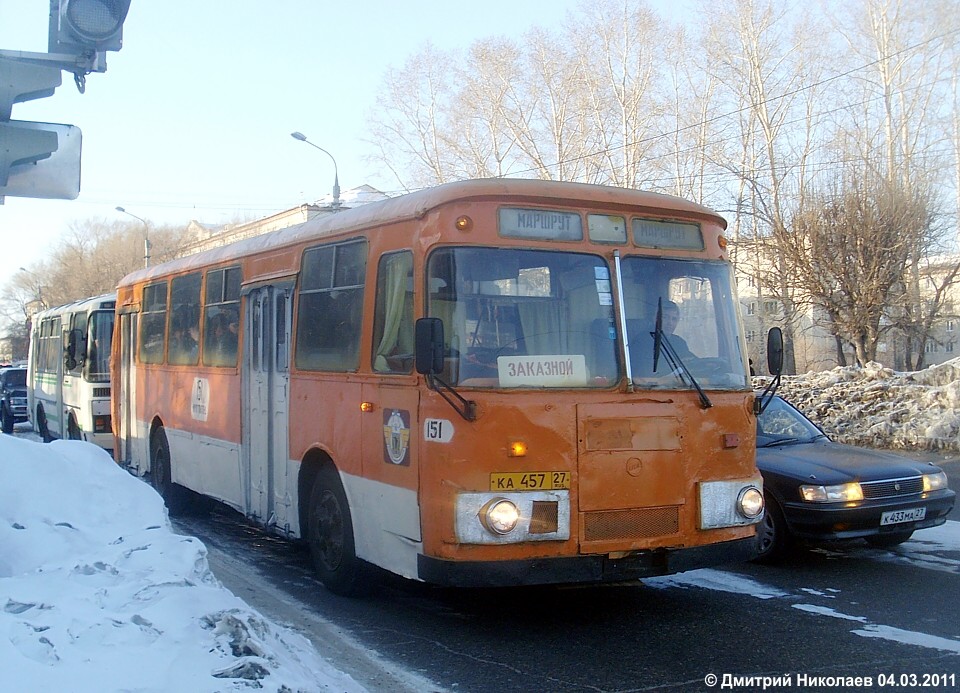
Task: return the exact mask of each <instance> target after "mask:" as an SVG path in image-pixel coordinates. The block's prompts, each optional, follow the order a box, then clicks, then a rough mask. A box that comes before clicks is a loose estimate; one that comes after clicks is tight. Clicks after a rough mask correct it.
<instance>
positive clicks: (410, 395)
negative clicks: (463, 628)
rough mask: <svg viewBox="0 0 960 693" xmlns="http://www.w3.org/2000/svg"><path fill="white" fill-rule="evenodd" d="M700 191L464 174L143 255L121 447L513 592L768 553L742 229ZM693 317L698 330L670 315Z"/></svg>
mask: <svg viewBox="0 0 960 693" xmlns="http://www.w3.org/2000/svg"><path fill="white" fill-rule="evenodd" d="M725 226H726V224H725V222H724V220H723V218H722V217H720V216H718V215H717V214H716V213H714V212H712V211H710V210H709V209H707V208H705V207H702V206H700V205H697V204H693V203H690V202H687V201H684V200H681V199H678V198H674V197H670V196H665V195H659V194H653V193H645V192H639V191H636V190H624V189H618V188H610V187H601V186H592V185H583V184H574V183H559V182H544V181H535V180H504V179H496V180H494V179H491V180H475V181H463V182H458V183H451V184H447V185H441V186H439V187H436V188H433V189H428V190H423V191H420V192H415V193H412V194H408V195H404V196H401V197H396V198H392V199H389V200H385V201H382V202H377V203H372V204H368V205H365V206H362V207H358V208H355V209H350V210H346V211H340V212H338V213H335V214H334V213H331V214H327V215H324V216H322V217H318V218H314V219H312V220H310V221H307V222H305V223H303V224H301V225H299V226H294V227H291V228H287V229H283V230H279V231H274V232H272V233H268V234H265V235H263V236H259V237H256V238H251V239H247V240H243V241H240V242H237V243H234V244H232V245H228V246H224V247H222V248H218V249H213V250H209V251H205V252H202V253H198V254H196V255H193V256H189V257H185V258H182V259H179V260H175V261H171V262H167V263H164V264H161V265H156V266H154V267H150V268H147V269H143V270H139V271H136V272H134V273H132V274H130V275H129V276H127V277H125V278H124V279H123V280H122V281H121V283H120V285H119V287H118V294H117V321H116V325H117V327H116V330H115V335H116V337H115V340H114V350H113V368H114V373H113V381H114V388H115V392H116V393H117V394H116V396H115V397H114V403H113V406H114V411H113V421H114V431H115V435H116V442H115V451H116V456H117V459H118V461H120V462H122V463H125V464H127V465H129V466H130V467H131V468H132V469H133V470H134V471H136V472H137V473H139V474H141V475H146V474H149V475H150V478H151V481H152V483H153V484H154V485H155V487H156V488H157V489H158V491H159V492H160V493H161V495H162V496H163V497H164V498H165V500H166V501H167V503H168V505H169V506H170V509H171V511H175V510H176V509H177V507H178V506H180V505H181V504H182V503H183V502H184V500H185V498H188V497H189V493H188V490H189V491H191V492H195V493H199V494H204V495H207V496H211V497H213V498H215V499H218V500H220V501H222V502H224V503H226V504H228V505H230V506H232V507H233V508H235V509H237V510H239V511H240V512H242V513H244V514H245V515H246V516H248V517H249V518H252V519H253V520H255V521H257V522H259V523H261V524H263V525H264V526H266V527H268V528H269V529H271V530H272V531H274V532H276V533H278V534H281V535H285V536H288V537H291V538H299V539H303V540H305V541H306V542H308V544H309V547H310V550H311V554H312V557H313V561H314V564H315V566H316V569H317V572H318V573H319V576H320V578H321V580H322V582H323V583H324V584H325V585H326V586H327V587H328V588H329V589H331V590H332V591H334V592H338V593H344V594H351V593H355V592H357V591H359V590H360V589H362V588H363V586H364V585H365V584H366V583H367V582H368V581H369V579H370V577H371V574H372V573H373V571H372V570H371V565H372V566H379V567H380V568H382V569H385V570H387V571H390V572H393V573H396V574H399V575H401V576H404V577H407V578H412V579H416V580H422V581H426V582H430V583H436V584H443V585H459V586H493V585H521V584H544V583H588V582H603V581H613V580H623V579H627V578H639V577H646V576H652V575H662V574H667V573H671V572H677V571H683V570H687V569H691V568H697V567H703V566H709V565H715V564H719V563H724V562H730V561H738V560H744V559H748V558H750V557H752V556H753V555H754V554H755V541H754V530H755V527H754V525H755V524H756V523H757V522H758V521H759V519H760V517H761V516H762V513H763V498H762V486H761V478H760V475H759V473H758V472H757V469H756V466H755V461H754V452H755V430H756V425H755V418H754V395H753V392H752V389H751V383H750V380H749V374H748V370H747V358H746V353H747V352H746V348H745V342H744V338H743V330H742V326H741V322H740V317H739V311H738V308H737V301H736V298H735V291H734V279H733V273H732V268H731V264H730V262H729V261H728V258H727V252H726V250H725V247H726V240H725V238H724V237H723V231H724V229H725ZM674 325H675V326H674Z"/></svg>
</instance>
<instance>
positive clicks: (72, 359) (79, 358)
mask: <svg viewBox="0 0 960 693" xmlns="http://www.w3.org/2000/svg"><path fill="white" fill-rule="evenodd" d="M63 352H64V355H63V365H64V366H66V368H67V370H68V371H72V370H73V369H74V368H76V367H77V363H78V362H80V363H82V362H83V359H84V357H85V356H86V354H85V350H84V344H83V330H80V329H78V328H74V329H72V330H70V332H69V333H67V346H66V347H65V348H64V350H63Z"/></svg>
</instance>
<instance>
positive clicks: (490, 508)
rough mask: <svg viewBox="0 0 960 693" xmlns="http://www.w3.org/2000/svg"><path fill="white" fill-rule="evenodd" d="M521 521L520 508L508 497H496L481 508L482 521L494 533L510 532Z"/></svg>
mask: <svg viewBox="0 0 960 693" xmlns="http://www.w3.org/2000/svg"><path fill="white" fill-rule="evenodd" d="M519 521H520V510H519V509H518V508H517V506H516V505H514V504H513V503H512V502H511V501H508V500H507V499H506V498H494V499H492V500H491V501H489V502H488V503H486V504H485V505H484V506H483V507H482V508H480V522H481V524H483V526H484V528H485V529H486V530H487V531H488V532H492V533H493V534H508V533H509V532H512V531H513V530H514V528H515V527H516V526H517V522H519Z"/></svg>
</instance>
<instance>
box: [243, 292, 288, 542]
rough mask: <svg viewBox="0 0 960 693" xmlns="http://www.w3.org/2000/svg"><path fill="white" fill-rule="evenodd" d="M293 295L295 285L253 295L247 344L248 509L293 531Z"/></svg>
mask: <svg viewBox="0 0 960 693" xmlns="http://www.w3.org/2000/svg"><path fill="white" fill-rule="evenodd" d="M292 292H293V283H292V282H291V283H288V284H282V285H275V286H258V287H255V288H253V289H250V290H249V291H248V292H247V302H246V310H247V316H246V318H247V319H246V329H245V338H244V370H245V373H244V383H245V386H244V396H245V398H246V403H245V406H244V412H245V420H244V427H243V430H244V441H243V449H244V458H243V459H244V467H245V469H246V471H247V474H246V475H245V477H246V479H245V481H246V483H245V486H246V489H245V493H246V507H247V509H248V511H249V513H250V514H251V515H253V516H255V517H256V518H258V519H260V520H261V521H263V522H265V523H266V524H268V525H274V526H277V527H280V528H288V527H290V525H291V520H292V518H291V508H292V505H293V500H292V499H293V496H294V495H296V488H292V489H291V488H290V484H289V483H288V482H290V478H289V477H288V475H287V471H288V467H289V465H288V459H289V455H288V452H287V443H288V436H287V432H288V421H287V419H288V415H289V399H290V322H291V311H292V301H291V295H292ZM292 483H294V484H295V483H296V479H295V478H294V479H293V482H292Z"/></svg>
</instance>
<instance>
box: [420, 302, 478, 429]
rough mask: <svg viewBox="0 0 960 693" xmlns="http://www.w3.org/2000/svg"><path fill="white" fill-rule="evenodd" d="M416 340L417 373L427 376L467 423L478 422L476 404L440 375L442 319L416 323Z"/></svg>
mask: <svg viewBox="0 0 960 693" xmlns="http://www.w3.org/2000/svg"><path fill="white" fill-rule="evenodd" d="M414 339H415V347H414V350H415V354H414V362H415V367H416V369H417V373H420V374H422V375H425V376H427V383H428V384H429V385H430V388H431V389H433V390H434V391H436V392H439V393H440V396H441V397H443V398H444V399H445V400H447V402H449V403H450V406H451V407H453V408H454V409H455V410H456V411H457V413H458V414H460V416H462V417H463V418H464V419H466V420H467V421H476V419H477V404H476V402H473V401H471V400H468V399H465V398H464V397H463V396H462V395H461V394H460V393H459V392H457V391H456V390H455V389H454V388H453V387H452V386H451V385H450V384H448V383H446V382H444V381H443V380H441V379H440V377H439V375H438V374H439V373H442V372H443V356H444V346H443V321H442V320H440V318H420V319H419V320H417V323H416V327H415V334H414Z"/></svg>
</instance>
